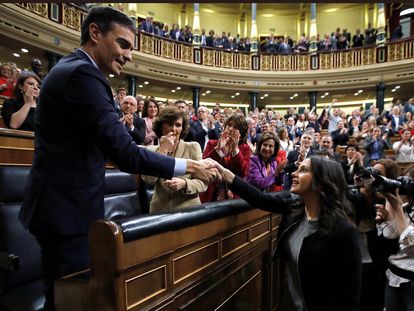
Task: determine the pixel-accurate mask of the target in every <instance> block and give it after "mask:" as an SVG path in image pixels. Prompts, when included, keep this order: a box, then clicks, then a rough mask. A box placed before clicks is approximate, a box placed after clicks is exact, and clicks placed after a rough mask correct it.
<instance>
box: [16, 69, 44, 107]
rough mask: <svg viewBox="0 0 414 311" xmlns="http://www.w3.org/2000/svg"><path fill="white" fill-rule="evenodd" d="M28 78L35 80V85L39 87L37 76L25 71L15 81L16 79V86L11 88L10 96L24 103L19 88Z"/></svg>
mask: <svg viewBox="0 0 414 311" xmlns="http://www.w3.org/2000/svg"><path fill="white" fill-rule="evenodd" d="M29 78H33V79H35V80H36V81H37V83H39V85H40V79H39V77H38V76H37V74H35V73H34V72H27V71H26V72H24V73H22V74H21V75H20V76H18V77H17V79H16V85H15V87H14V88H13V94H12V96H13V97H14V98H15V99H17V100H18V101H20V102H24V98H23V92H22V90H21V89H20V88H21V87H23V84H24V83H25V82H26V80H27V79H29Z"/></svg>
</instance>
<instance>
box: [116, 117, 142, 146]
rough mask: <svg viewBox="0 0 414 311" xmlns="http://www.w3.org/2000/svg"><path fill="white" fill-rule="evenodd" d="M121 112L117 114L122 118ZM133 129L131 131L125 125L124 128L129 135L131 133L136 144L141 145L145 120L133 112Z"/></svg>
mask: <svg viewBox="0 0 414 311" xmlns="http://www.w3.org/2000/svg"><path fill="white" fill-rule="evenodd" d="M122 116H123V114H122V113H120V114H119V118H122ZM133 124H134V129H133V130H132V131H130V130H129V128H128V127H127V126H126V125H125V128H126V130H127V131H128V133H129V135H131V137H132V140H133V141H134V142H135V143H136V144H137V145H142V144H143V143H144V139H145V121H144V119H142V118H140V117H139V116H138V115H136V114H134V121H133Z"/></svg>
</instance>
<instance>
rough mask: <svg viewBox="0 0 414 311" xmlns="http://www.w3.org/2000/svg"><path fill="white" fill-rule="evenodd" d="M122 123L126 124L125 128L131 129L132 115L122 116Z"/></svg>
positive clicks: (132, 123)
mask: <svg viewBox="0 0 414 311" xmlns="http://www.w3.org/2000/svg"><path fill="white" fill-rule="evenodd" d="M123 121H124V122H125V123H124V124H126V126H127V127H128V128H129V129H132V128H133V126H134V117H133V115H132V114H130V113H128V114H124V116H123Z"/></svg>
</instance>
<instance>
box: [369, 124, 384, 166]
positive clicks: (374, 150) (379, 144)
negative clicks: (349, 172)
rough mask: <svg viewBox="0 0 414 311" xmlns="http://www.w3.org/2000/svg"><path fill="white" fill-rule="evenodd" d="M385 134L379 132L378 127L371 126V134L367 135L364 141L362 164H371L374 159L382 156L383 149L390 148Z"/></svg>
mask: <svg viewBox="0 0 414 311" xmlns="http://www.w3.org/2000/svg"><path fill="white" fill-rule="evenodd" d="M387 136H388V135H387V133H384V134H381V129H380V128H379V127H374V128H373V130H372V136H370V137H367V138H366V139H365V142H364V149H365V157H364V166H371V165H372V163H373V162H374V161H376V160H379V159H383V158H384V150H385V149H390V148H391V144H390V143H389V141H388V138H387Z"/></svg>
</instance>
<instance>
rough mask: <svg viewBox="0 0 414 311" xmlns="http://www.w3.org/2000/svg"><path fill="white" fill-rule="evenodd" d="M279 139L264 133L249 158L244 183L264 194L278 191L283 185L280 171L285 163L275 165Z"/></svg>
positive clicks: (284, 161)
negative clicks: (247, 171) (264, 192)
mask: <svg viewBox="0 0 414 311" xmlns="http://www.w3.org/2000/svg"><path fill="white" fill-rule="evenodd" d="M278 151H279V139H278V138H277V136H276V134H274V133H272V132H266V133H264V134H263V135H262V136H260V139H259V141H258V143H257V146H256V152H255V154H254V155H253V156H252V157H251V158H250V167H249V174H248V175H247V177H246V181H247V182H248V183H249V184H251V185H253V186H255V187H256V188H258V189H260V190H263V191H266V192H276V191H280V190H282V189H281V186H282V183H283V174H282V171H283V169H284V168H285V166H286V163H287V161H286V160H283V161H282V162H281V163H280V164H278V163H277V160H276V157H277V154H278Z"/></svg>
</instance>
